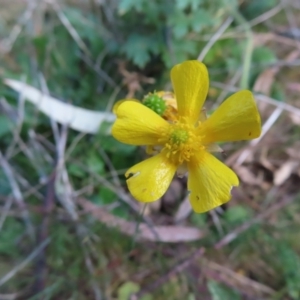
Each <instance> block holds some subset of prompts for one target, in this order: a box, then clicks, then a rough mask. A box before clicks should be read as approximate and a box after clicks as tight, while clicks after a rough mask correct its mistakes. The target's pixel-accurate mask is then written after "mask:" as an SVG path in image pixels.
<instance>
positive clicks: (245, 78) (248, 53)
mask: <svg viewBox="0 0 300 300" xmlns="http://www.w3.org/2000/svg"><path fill="white" fill-rule="evenodd" d="M223 1H224V3H225V4H226V5H227V7H228V9H229V11H230V12H231V14H232V15H233V17H234V18H235V19H236V21H237V22H238V23H239V24H240V26H242V27H243V28H244V30H245V33H246V39H247V40H246V42H247V43H246V47H245V54H244V63H243V72H242V78H241V83H240V87H241V88H243V89H247V88H248V86H249V76H250V69H251V61H252V52H253V44H254V43H253V33H252V30H251V26H250V24H249V22H248V21H247V20H246V19H245V18H244V16H243V15H242V14H241V13H240V12H239V11H238V9H237V8H235V7H234V6H232V5H231V4H230V3H229V1H228V0H223Z"/></svg>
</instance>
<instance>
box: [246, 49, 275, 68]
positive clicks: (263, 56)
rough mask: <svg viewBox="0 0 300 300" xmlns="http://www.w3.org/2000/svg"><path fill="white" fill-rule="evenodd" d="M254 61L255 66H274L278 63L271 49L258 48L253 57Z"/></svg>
mask: <svg viewBox="0 0 300 300" xmlns="http://www.w3.org/2000/svg"><path fill="white" fill-rule="evenodd" d="M252 61H253V63H255V64H265V65H266V64H272V63H275V62H276V61H277V57H276V55H275V53H274V51H272V50H271V49H270V48H268V47H258V48H255V49H254V51H253V55H252Z"/></svg>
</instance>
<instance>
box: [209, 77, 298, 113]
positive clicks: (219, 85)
mask: <svg viewBox="0 0 300 300" xmlns="http://www.w3.org/2000/svg"><path fill="white" fill-rule="evenodd" d="M211 85H212V86H215V87H217V88H220V89H226V90H227V91H230V92H237V91H239V90H240V88H237V87H235V86H229V85H226V84H223V83H220V82H215V81H213V82H211ZM254 95H255V98H256V99H257V100H260V101H262V102H265V103H268V104H272V105H274V106H277V107H279V108H282V109H283V110H286V111H288V112H290V113H292V114H295V115H298V116H300V109H299V108H297V107H295V106H292V105H290V104H287V103H284V102H279V101H277V100H275V99H273V98H271V97H268V96H265V95H262V94H257V93H254Z"/></svg>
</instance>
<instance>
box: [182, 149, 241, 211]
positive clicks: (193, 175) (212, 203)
mask: <svg viewBox="0 0 300 300" xmlns="http://www.w3.org/2000/svg"><path fill="white" fill-rule="evenodd" d="M188 170H189V178H188V190H189V191H190V195H189V199H190V202H191V205H192V207H193V209H194V211H195V212H197V213H203V212H206V211H208V210H211V209H213V208H215V207H217V206H220V205H222V204H223V203H226V202H227V201H229V199H230V198H231V195H230V191H231V188H232V186H237V185H238V184H239V180H238V178H237V176H236V174H235V173H234V172H233V171H232V170H231V169H229V168H228V167H227V166H226V165H224V164H223V163H222V162H220V161H219V160H218V159H217V158H215V157H214V156H213V155H211V154H210V153H208V152H206V151H201V152H200V153H199V154H198V155H197V156H194V157H193V158H192V159H191V160H190V161H189V163H188Z"/></svg>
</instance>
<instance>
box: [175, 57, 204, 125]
mask: <svg viewBox="0 0 300 300" xmlns="http://www.w3.org/2000/svg"><path fill="white" fill-rule="evenodd" d="M171 80H172V84H173V88H174V92H175V95H176V99H177V106H178V112H179V115H180V116H184V117H188V118H189V119H190V120H191V122H193V123H195V122H196V121H197V120H198V117H199V113H200V110H201V108H202V106H203V103H204V101H205V99H206V96H207V92H208V84H209V78H208V73H207V69H206V66H205V65H204V64H203V63H201V62H199V61H197V60H190V61H186V62H183V63H181V64H178V65H176V66H174V67H173V69H172V70H171Z"/></svg>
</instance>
